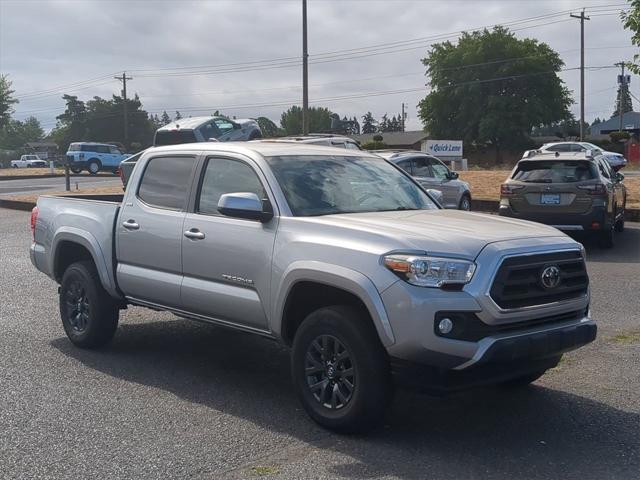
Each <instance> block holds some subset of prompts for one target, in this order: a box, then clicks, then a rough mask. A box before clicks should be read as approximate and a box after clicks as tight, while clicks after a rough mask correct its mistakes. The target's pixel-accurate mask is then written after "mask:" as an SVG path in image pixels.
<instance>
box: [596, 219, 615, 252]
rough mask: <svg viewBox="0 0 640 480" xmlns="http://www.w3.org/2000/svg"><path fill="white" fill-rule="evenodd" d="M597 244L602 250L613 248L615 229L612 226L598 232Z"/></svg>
mask: <svg viewBox="0 0 640 480" xmlns="http://www.w3.org/2000/svg"><path fill="white" fill-rule="evenodd" d="M598 235H599V240H598V243H599V244H600V246H601V247H602V248H613V246H614V244H615V228H614V226H613V225H611V226H610V227H608V228H607V229H606V230H605V231H602V232H600V233H599V234H598Z"/></svg>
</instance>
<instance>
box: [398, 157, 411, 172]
mask: <svg viewBox="0 0 640 480" xmlns="http://www.w3.org/2000/svg"><path fill="white" fill-rule="evenodd" d="M396 165H397V166H399V167H400V168H401V169H402V170H404V171H405V172H407V173H408V174H409V175H413V173H412V172H411V160H401V161H400V162H398V163H396Z"/></svg>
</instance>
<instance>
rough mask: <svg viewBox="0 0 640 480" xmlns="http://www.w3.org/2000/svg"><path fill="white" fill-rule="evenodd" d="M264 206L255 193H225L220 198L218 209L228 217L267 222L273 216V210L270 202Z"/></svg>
mask: <svg viewBox="0 0 640 480" xmlns="http://www.w3.org/2000/svg"><path fill="white" fill-rule="evenodd" d="M265 203H266V204H265V205H264V206H263V205H262V201H261V200H260V199H259V198H258V196H257V195H256V194H255V193H249V192H238V193H225V194H224V195H221V196H220V200H218V211H219V212H220V213H221V214H222V215H225V216H227V217H236V218H246V219H249V220H259V221H261V222H262V223H266V222H268V221H269V220H271V219H272V218H273V210H272V209H271V205H270V204H269V203H268V202H265Z"/></svg>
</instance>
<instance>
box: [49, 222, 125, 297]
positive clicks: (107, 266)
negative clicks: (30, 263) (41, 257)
mask: <svg viewBox="0 0 640 480" xmlns="http://www.w3.org/2000/svg"><path fill="white" fill-rule="evenodd" d="M65 241H68V242H73V243H77V244H78V245H82V246H83V247H84V248H86V249H87V251H88V252H89V253H90V254H91V258H92V259H93V263H94V264H95V266H96V269H97V270H98V275H99V277H100V281H101V282H102V286H103V287H104V289H105V290H106V291H107V292H108V293H109V294H110V295H111V296H113V297H116V298H120V295H119V293H118V290H117V288H116V282H115V278H114V275H113V268H112V267H111V255H108V258H107V254H106V252H104V251H103V249H102V247H101V246H100V243H99V242H98V240H97V239H96V238H95V237H94V236H93V235H92V234H91V233H90V232H87V231H85V230H82V229H79V228H75V227H69V226H63V227H60V228H59V229H58V230H56V233H55V234H54V236H53V239H52V242H51V255H50V256H49V265H48V268H49V271H50V272H51V274H52V276H55V265H56V260H57V258H58V254H59V249H60V245H61V244H62V242H65ZM109 253H112V252H109Z"/></svg>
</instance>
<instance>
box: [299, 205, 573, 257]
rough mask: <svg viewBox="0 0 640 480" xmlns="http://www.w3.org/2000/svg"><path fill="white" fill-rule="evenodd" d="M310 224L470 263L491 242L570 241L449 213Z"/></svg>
mask: <svg viewBox="0 0 640 480" xmlns="http://www.w3.org/2000/svg"><path fill="white" fill-rule="evenodd" d="M298 218H300V217H298ZM305 221H309V222H312V223H316V224H323V225H324V226H325V227H331V226H333V227H336V228H339V229H346V230H349V231H350V232H351V233H348V235H349V237H350V238H351V239H352V240H355V241H362V242H363V246H364V245H371V244H372V242H371V239H372V238H371V237H372V236H373V237H376V236H377V237H378V238H381V239H382V238H383V239H384V240H385V241H382V242H374V243H375V244H376V245H378V246H379V247H380V248H382V249H383V250H385V251H390V250H403V249H404V250H416V251H421V252H426V253H428V254H430V255H447V256H454V257H458V258H465V259H470V260H471V259H474V258H475V257H476V256H477V255H478V254H479V253H480V251H481V250H482V249H483V248H484V247H485V246H486V245H488V244H489V243H494V242H501V241H506V240H518V239H527V238H530V239H539V238H540V237H564V238H565V239H566V238H568V237H566V235H564V234H563V233H562V232H560V231H559V230H556V229H555V228H553V227H549V226H547V225H542V224H540V223H534V222H528V221H524V220H516V219H511V218H506V217H499V216H497V215H489V214H481V213H473V212H463V211H459V210H444V209H442V210H419V211H415V210H414V211H401V212H370V213H348V214H338V215H327V216H322V217H306V218H305ZM335 233H337V232H333V234H335ZM363 233H364V234H368V235H362V234H363ZM379 253H384V252H379Z"/></svg>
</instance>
